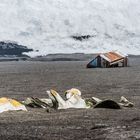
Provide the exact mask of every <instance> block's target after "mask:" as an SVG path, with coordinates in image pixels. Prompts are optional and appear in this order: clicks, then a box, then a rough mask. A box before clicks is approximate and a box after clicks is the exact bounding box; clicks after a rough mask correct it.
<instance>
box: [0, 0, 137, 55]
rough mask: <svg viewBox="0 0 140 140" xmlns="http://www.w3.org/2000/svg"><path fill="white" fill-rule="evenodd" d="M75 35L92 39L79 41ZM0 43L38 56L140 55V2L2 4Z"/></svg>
mask: <svg viewBox="0 0 140 140" xmlns="http://www.w3.org/2000/svg"><path fill="white" fill-rule="evenodd" d="M72 35H91V36H93V37H91V38H89V39H87V40H84V41H77V40H74V39H73V38H71V36H72ZM0 40H11V41H17V42H19V43H20V44H23V45H27V46H28V47H30V48H33V49H35V50H39V52H34V53H31V54H30V55H32V56H34V55H45V54H48V53H74V52H83V53H95V52H101V51H102V52H104V51H110V50H119V51H122V52H126V53H131V54H140V0H0Z"/></svg>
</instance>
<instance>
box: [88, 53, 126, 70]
mask: <svg viewBox="0 0 140 140" xmlns="http://www.w3.org/2000/svg"><path fill="white" fill-rule="evenodd" d="M127 65H128V55H124V54H122V53H120V52H118V51H112V52H108V53H102V54H99V55H97V56H96V57H95V58H94V59H93V60H91V61H90V62H89V63H88V64H87V68H110V67H126V66H127Z"/></svg>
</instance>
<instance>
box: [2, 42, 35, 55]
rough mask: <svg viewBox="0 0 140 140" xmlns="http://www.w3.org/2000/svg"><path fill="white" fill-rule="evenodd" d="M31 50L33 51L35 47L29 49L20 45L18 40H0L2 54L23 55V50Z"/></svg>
mask: <svg viewBox="0 0 140 140" xmlns="http://www.w3.org/2000/svg"><path fill="white" fill-rule="evenodd" d="M30 51H33V49H28V48H27V47H26V46H23V45H19V44H17V43H16V42H4V41H1V42H0V55H15V56H22V53H23V52H30Z"/></svg>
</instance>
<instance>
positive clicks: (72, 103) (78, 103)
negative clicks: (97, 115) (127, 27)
mask: <svg viewBox="0 0 140 140" xmlns="http://www.w3.org/2000/svg"><path fill="white" fill-rule="evenodd" d="M47 93H48V95H49V97H50V98H51V99H52V101H53V102H55V103H56V104H57V108H58V109H67V108H89V106H87V105H86V103H85V101H84V99H82V98H81V96H80V95H79V93H78V94H76V93H75V94H72V93H71V94H70V92H69V95H70V96H67V98H68V99H67V100H66V101H65V100H64V99H63V98H62V97H61V96H60V95H59V94H58V93H57V92H56V91H55V90H50V91H47Z"/></svg>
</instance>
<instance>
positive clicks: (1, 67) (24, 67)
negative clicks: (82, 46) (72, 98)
mask: <svg viewBox="0 0 140 140" xmlns="http://www.w3.org/2000/svg"><path fill="white" fill-rule="evenodd" d="M129 62H130V67H126V68H107V69H100V68H98V69H86V64H87V62H86V61H75V62H74V61H71V62H67V61H65V62H62V61H59V62H57V61H55V62H36V61H34V62H31V61H29V62H28V61H25V62H22V61H19V62H1V63H0V96H1V97H3V96H4V97H9V98H15V99H18V100H24V99H26V98H27V97H30V96H33V97H39V98H47V97H48V96H47V94H46V93H45V91H46V90H49V89H55V90H57V91H58V92H59V93H60V94H61V95H62V96H63V92H64V91H65V90H67V89H69V88H73V87H74V88H78V89H80V90H81V91H82V96H83V97H85V98H86V97H92V96H95V97H99V98H101V99H113V100H115V101H119V99H120V97H121V96H125V97H127V98H128V99H129V100H130V101H132V102H134V104H135V107H133V108H125V109H121V110H113V109H67V110H53V109H51V110H50V111H49V112H47V111H46V110H45V109H32V108H28V112H24V111H17V112H16V111H15V112H12V111H11V112H5V113H1V114H0V140H2V139H15V140H16V139H29V140H33V139H36V140H37V139H44V140H54V139H75V140H81V139H84V140H88V139H94V140H95V139H101V140H102V139H111V140H115V139H121V140H123V139H126V140H129V139H130V140H133V139H134V140H135V139H140V57H131V58H130V61H129Z"/></svg>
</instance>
